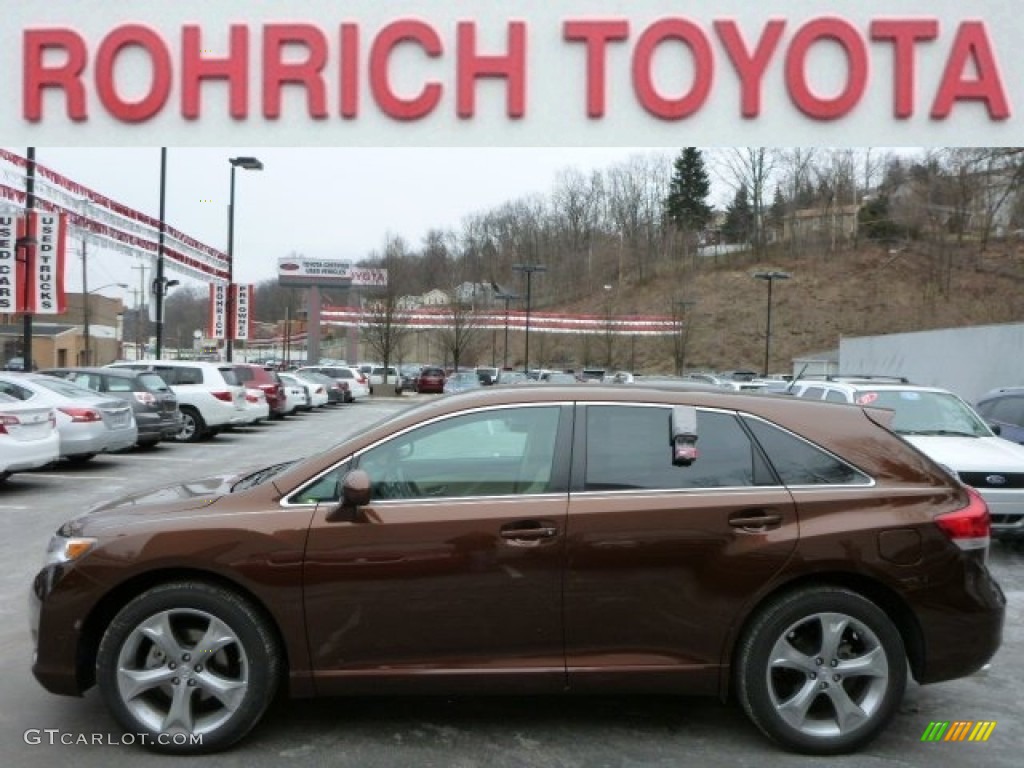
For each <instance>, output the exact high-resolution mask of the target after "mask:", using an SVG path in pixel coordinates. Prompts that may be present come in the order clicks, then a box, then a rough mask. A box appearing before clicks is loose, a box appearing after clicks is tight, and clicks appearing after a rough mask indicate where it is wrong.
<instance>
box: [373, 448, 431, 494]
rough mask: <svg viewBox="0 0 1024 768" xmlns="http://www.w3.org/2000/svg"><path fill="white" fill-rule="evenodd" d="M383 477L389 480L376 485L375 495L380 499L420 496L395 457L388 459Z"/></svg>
mask: <svg viewBox="0 0 1024 768" xmlns="http://www.w3.org/2000/svg"><path fill="white" fill-rule="evenodd" d="M384 475H385V477H388V478H389V479H388V480H385V481H382V482H380V483H378V484H377V495H378V496H379V497H380V498H382V499H415V498H418V497H420V496H421V495H422V494H421V493H420V489H419V488H418V487H417V485H416V483H414V482H413V481H411V480H409V478H408V477H406V474H405V470H403V469H402V462H401V461H399V460H398V457H397V455H396V456H392V457H390V460H389V461H388V463H387V469H386V470H385V472H384Z"/></svg>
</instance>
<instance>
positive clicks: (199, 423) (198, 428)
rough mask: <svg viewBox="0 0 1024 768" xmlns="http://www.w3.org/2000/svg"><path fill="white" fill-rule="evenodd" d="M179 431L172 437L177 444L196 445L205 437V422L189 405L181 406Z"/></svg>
mask: <svg viewBox="0 0 1024 768" xmlns="http://www.w3.org/2000/svg"><path fill="white" fill-rule="evenodd" d="M179 410H181V431H180V432H178V434H177V435H175V436H174V439H175V440H177V441H178V442H179V443H198V442H199V441H200V440H202V439H203V437H204V436H205V435H206V422H205V421H203V417H202V416H200V415H199V411H197V410H196V409H195V408H193V407H192V406H190V405H182V406H180V408H179Z"/></svg>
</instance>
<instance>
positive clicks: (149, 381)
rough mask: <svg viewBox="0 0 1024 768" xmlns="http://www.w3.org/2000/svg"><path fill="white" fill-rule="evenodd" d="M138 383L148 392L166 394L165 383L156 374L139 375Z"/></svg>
mask: <svg viewBox="0 0 1024 768" xmlns="http://www.w3.org/2000/svg"><path fill="white" fill-rule="evenodd" d="M138 381H139V383H140V384H141V385H142V386H143V387H145V388H146V389H147V390H149V391H150V392H166V391H167V382H166V381H164V380H163V378H162V377H161V376H160V375H159V374H156V373H140V374H139V379H138Z"/></svg>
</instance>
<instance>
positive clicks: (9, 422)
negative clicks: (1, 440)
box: [0, 413, 21, 435]
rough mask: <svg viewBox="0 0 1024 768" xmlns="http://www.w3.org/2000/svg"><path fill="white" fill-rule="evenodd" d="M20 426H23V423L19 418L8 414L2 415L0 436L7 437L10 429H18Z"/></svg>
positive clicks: (0, 415) (0, 416)
mask: <svg viewBox="0 0 1024 768" xmlns="http://www.w3.org/2000/svg"><path fill="white" fill-rule="evenodd" d="M19 424H21V421H20V420H19V419H18V417H17V416H11V415H10V414H8V413H0V435H6V434H7V428H8V427H16V426H17V425H19Z"/></svg>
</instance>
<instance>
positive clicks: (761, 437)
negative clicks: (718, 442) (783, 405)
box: [697, 416, 871, 485]
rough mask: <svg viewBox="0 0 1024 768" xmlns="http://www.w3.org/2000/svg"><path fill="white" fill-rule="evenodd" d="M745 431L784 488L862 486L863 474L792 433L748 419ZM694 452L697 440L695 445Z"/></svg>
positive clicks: (698, 443)
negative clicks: (788, 486) (757, 446)
mask: <svg viewBox="0 0 1024 768" xmlns="http://www.w3.org/2000/svg"><path fill="white" fill-rule="evenodd" d="M744 421H745V422H746V425H747V427H748V428H749V429H750V431H751V432H752V433H753V435H754V438H755V439H756V440H757V442H758V443H760V444H761V447H762V448H763V449H764V452H765V453H766V454H767V455H768V461H769V462H770V463H771V464H772V466H773V467H775V471H776V472H777V473H778V475H779V479H781V480H782V482H783V483H784V484H785V485H866V484H869V483H870V482H871V478H869V477H868V476H867V475H865V474H864V473H862V472H860V471H859V470H857V469H854V468H853V467H851V466H850V465H849V464H847V463H846V462H844V461H841V460H840V459H838V458H836V457H835V456H833V455H832V454H830V453H828V452H826V451H824V450H823V449H821V448H819V447H817V446H816V445H814V444H813V443H809V442H807V441H806V440H804V439H803V438H801V437H797V436H796V435H794V434H793V433H792V432H788V431H786V430H784V429H781V428H780V427H776V426H775V425H773V424H769V423H767V422H765V421H762V420H761V419H756V418H753V417H750V416H746V417H744ZM697 446H698V449H699V447H700V440H698V441H697Z"/></svg>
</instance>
